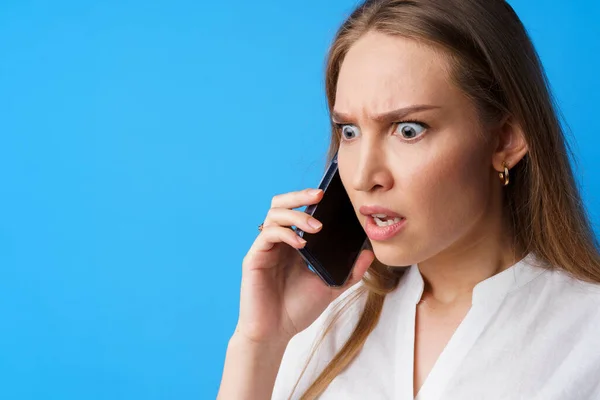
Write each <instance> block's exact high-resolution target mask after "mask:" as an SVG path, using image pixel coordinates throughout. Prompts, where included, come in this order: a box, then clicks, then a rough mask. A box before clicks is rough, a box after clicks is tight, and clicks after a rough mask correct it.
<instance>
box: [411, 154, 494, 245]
mask: <svg viewBox="0 0 600 400" xmlns="http://www.w3.org/2000/svg"><path fill="white" fill-rule="evenodd" d="M430 154H432V155H431V157H429V158H428V159H427V161H426V162H424V163H421V164H420V165H419V170H418V171H416V173H415V174H413V175H412V177H411V178H410V181H408V182H407V184H406V190H407V192H408V193H410V194H411V196H410V197H411V198H410V203H411V204H410V212H411V214H414V215H413V216H414V217H415V222H417V224H416V225H417V226H418V227H419V231H420V232H421V233H426V235H430V234H431V235H438V234H439V235H448V234H451V232H459V231H460V228H461V227H463V226H468V225H469V224H470V222H471V221H473V220H475V219H476V218H478V216H480V215H481V213H482V212H483V210H485V207H486V205H487V197H488V195H489V193H487V191H488V190H489V189H488V179H489V178H488V176H489V175H488V169H487V168H486V163H485V161H484V160H485V157H484V156H483V154H484V149H482V148H474V146H471V147H469V148H466V147H465V146H464V145H458V146H451V147H450V149H448V148H446V150H445V151H439V152H432V153H430ZM424 231H426V232H424Z"/></svg>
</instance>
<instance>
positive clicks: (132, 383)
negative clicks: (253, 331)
mask: <svg viewBox="0 0 600 400" xmlns="http://www.w3.org/2000/svg"><path fill="white" fill-rule="evenodd" d="M511 3H512V4H513V5H514V7H515V9H516V11H517V12H518V13H519V15H520V16H521V17H522V19H523V21H524V22H525V24H526V26H527V28H528V29H529V30H530V33H531V35H532V37H533V39H534V42H535V44H536V45H537V48H538V50H539V52H540V55H541V57H542V60H543V62H544V64H545V66H546V69H547V72H548V75H549V78H550V81H551V83H552V86H553V89H554V92H555V94H556V97H557V99H558V101H559V103H560V106H561V108H562V111H563V113H564V115H565V117H566V120H567V121H568V123H569V125H570V128H571V130H572V132H573V138H572V139H571V141H572V143H573V144H574V146H575V152H576V155H577V157H578V159H579V161H580V165H579V169H578V171H579V172H578V179H579V182H580V183H581V185H582V186H583V188H584V198H585V201H586V204H587V205H588V208H589V210H590V213H591V214H592V216H593V220H594V222H595V224H596V226H598V225H597V224H598V222H599V221H600V175H599V174H598V173H597V171H599V170H600V157H598V154H599V152H598V146H599V145H600V130H599V129H598V123H597V118H598V111H597V110H598V106H599V105H600V78H599V76H598V73H597V71H598V70H600V58H599V56H598V54H600V51H599V50H600V46H599V41H600V39H599V38H600V25H599V24H598V20H599V19H600V8H599V6H598V5H597V4H598V3H597V2H596V1H595V0H594V1H592V0H590V1H560V2H559V1H544V2H543V4H542V2H539V1H535V2H532V1H530V0H519V1H516V0H515V1H512V2H511ZM354 4H355V2H354V1H349V0H337V1H332V0H328V1H322V0H304V1H302V2H291V1H280V0H273V1H258V2H254V1H252V2H251V1H241V0H238V1H227V2H216V1H211V2H207V1H204V2H203V1H191V0H169V1H167V0H157V1H150V2H145V1H140V0H129V1H114V0H109V1H54V2H49V1H47V2H43V1H30V0H25V1H8V2H7V1H6V0H5V1H3V2H2V3H1V5H0V398H2V399H209V398H214V397H215V395H216V393H217V388H218V385H219V381H220V376H221V371H222V366H223V359H224V354H225V349H226V345H227V340H228V338H229V336H230V334H231V333H232V330H233V328H234V326H235V323H236V319H237V310H238V297H239V284H240V265H241V260H242V258H243V256H244V254H245V253H246V251H247V249H248V248H249V246H250V244H251V243H252V241H253V240H254V238H255V236H256V234H257V231H256V227H257V225H258V223H260V222H261V220H262V219H263V218H264V216H265V213H266V211H267V208H268V205H269V203H270V199H271V197H272V196H273V195H274V194H277V193H282V192H287V191H291V190H298V189H302V188H304V187H307V186H314V185H315V184H317V183H318V179H320V176H321V171H322V167H323V162H324V155H325V150H326V147H327V140H328V130H327V129H328V122H327V109H326V105H325V97H324V93H323V85H322V83H323V75H322V74H323V67H324V58H325V53H326V51H327V48H328V46H329V44H330V41H331V38H332V36H333V34H334V32H335V30H336V28H337V26H338V24H339V23H341V21H342V20H343V18H344V17H345V16H346V15H347V14H348V12H350V11H351V10H352V7H353V5H354ZM597 232H598V230H597Z"/></svg>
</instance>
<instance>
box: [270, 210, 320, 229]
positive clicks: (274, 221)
mask: <svg viewBox="0 0 600 400" xmlns="http://www.w3.org/2000/svg"><path fill="white" fill-rule="evenodd" d="M273 225H277V226H296V227H298V228H300V229H302V230H303V231H306V232H313V233H314V232H318V231H320V230H321V228H322V227H323V224H322V223H321V222H320V221H318V220H317V219H315V218H314V217H311V216H310V215H308V214H307V213H305V212H302V211H295V210H288V209H287V208H271V209H270V210H269V213H268V214H267V218H266V219H265V222H264V223H263V227H268V226H273Z"/></svg>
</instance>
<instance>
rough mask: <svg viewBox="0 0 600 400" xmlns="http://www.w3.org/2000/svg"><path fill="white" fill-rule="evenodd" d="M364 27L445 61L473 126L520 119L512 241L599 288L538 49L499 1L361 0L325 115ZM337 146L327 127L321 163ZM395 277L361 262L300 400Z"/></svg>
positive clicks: (350, 348) (343, 354)
mask: <svg viewBox="0 0 600 400" xmlns="http://www.w3.org/2000/svg"><path fill="white" fill-rule="evenodd" d="M370 31H376V32H380V33H384V34H387V35H391V36H397V37H403V38H410V39H415V40H418V41H420V42H423V43H427V44H429V45H432V46H434V47H435V48H437V49H442V50H443V52H444V54H445V55H446V56H447V57H448V60H449V61H450V64H451V67H452V68H451V72H452V73H451V76H452V79H453V80H454V83H456V84H457V85H458V87H460V88H461V89H462V90H463V91H464V93H466V94H467V95H468V96H469V98H470V99H471V100H472V101H473V103H474V104H475V105H476V107H477V110H478V112H479V115H480V117H481V120H482V122H489V123H494V122H499V121H500V120H501V119H502V118H503V117H505V116H511V117H512V118H513V119H514V120H515V121H516V122H517V123H519V125H520V126H521V128H522V130H523V133H524V135H525V140H526V142H527V144H528V148H529V151H528V154H527V155H525V157H524V158H523V159H522V160H521V161H520V162H519V163H518V164H517V165H515V166H514V167H513V168H512V169H511V171H510V176H511V183H510V185H509V186H507V187H505V188H504V199H503V201H504V207H506V210H507V215H508V216H509V218H510V219H511V221H509V222H510V223H511V225H512V227H513V232H514V235H515V238H514V242H515V244H516V245H518V246H519V248H521V249H523V250H524V251H526V252H533V253H535V255H536V257H537V258H538V259H539V260H541V261H542V262H544V264H546V265H547V266H548V268H560V269H562V270H564V271H567V272H568V273H570V274H571V275H573V276H574V277H576V278H578V279H581V280H585V281H589V282H598V283H600V254H599V245H598V241H597V239H596V238H595V236H594V234H593V230H592V228H591V224H590V221H589V218H588V216H587V215H586V211H585V208H584V206H583V203H582V200H581V197H580V194H579V190H578V188H577V184H576V181H575V179H574V176H573V171H572V169H571V165H570V163H569V156H571V157H572V152H571V149H570V148H569V146H568V143H567V141H566V140H565V134H564V132H563V130H562V128H561V124H560V121H559V119H558V116H557V114H558V111H557V109H558V107H557V106H556V105H555V101H554V99H553V97H552V95H551V93H550V89H549V85H548V80H547V77H546V75H545V72H544V70H543V67H542V65H541V62H540V60H539V57H538V55H537V52H536V51H535V49H534V46H533V44H532V42H531V40H530V38H529V36H528V34H527V32H526V30H525V28H524V26H523V25H522V23H521V21H520V20H519V18H518V16H517V15H516V14H515V12H514V10H513V9H512V8H511V6H510V5H509V4H508V3H506V2H505V1H503V0H367V1H365V2H364V3H362V4H361V5H360V6H358V8H357V9H356V10H355V11H354V12H353V13H352V14H351V15H350V16H349V17H348V19H347V20H346V21H345V22H344V23H343V24H342V26H341V27H340V29H339V30H338V32H337V34H336V36H335V39H334V41H333V44H332V46H331V48H330V51H329V54H328V58H327V67H326V94H327V100H328V106H329V111H330V112H331V111H332V108H333V105H334V103H335V94H336V85H337V79H338V75H339V71H340V66H341V64H342V62H343V61H344V57H345V55H346V53H347V52H348V50H349V48H350V47H351V46H352V45H353V44H354V43H355V42H356V41H357V40H358V39H359V38H360V37H362V36H363V35H364V34H365V33H367V32H370ZM338 146H339V137H338V132H337V130H336V127H335V126H334V125H332V127H331V144H330V148H329V155H328V157H329V159H331V158H332V157H333V155H334V153H335V151H336V150H337V148H338ZM401 274H402V273H401V272H399V269H392V268H389V267H387V266H385V265H383V264H381V263H380V262H378V261H377V260H375V262H374V263H373V264H372V265H371V266H370V268H369V270H368V271H367V273H366V274H365V277H364V278H363V282H364V286H361V287H360V288H359V289H358V291H357V293H355V294H354V295H353V296H350V297H349V301H348V302H347V304H345V305H344V306H343V307H341V308H339V310H338V311H337V312H338V316H339V313H342V312H344V310H346V309H347V308H348V305H349V303H350V302H352V301H355V300H356V299H358V298H359V297H360V296H361V295H362V294H365V292H366V295H367V299H366V303H365V306H364V309H363V310H362V314H361V316H360V318H359V321H358V323H357V325H356V327H355V328H354V331H353V332H352V334H351V335H350V337H349V339H348V341H347V342H346V343H345V345H344V346H343V347H342V348H341V349H340V350H339V351H338V353H337V354H336V355H335V357H334V358H333V360H332V361H331V362H330V363H329V364H328V365H327V366H326V367H325V369H324V370H323V371H322V372H321V374H320V375H319V376H318V377H317V379H316V380H315V381H314V382H313V383H312V384H311V386H310V387H309V388H308V389H307V390H306V391H305V393H304V394H303V395H302V397H301V398H302V399H304V400H306V399H314V398H316V397H318V396H319V395H320V394H321V393H322V392H323V391H324V390H325V389H326V388H327V386H328V385H329V383H330V382H331V381H332V380H333V379H334V378H335V377H336V376H337V375H338V374H339V373H340V372H342V371H343V370H344V368H346V367H347V366H348V365H349V364H350V362H352V360H353V359H354V358H355V357H356V355H357V353H358V352H359V350H360V349H361V348H362V346H363V344H364V343H365V341H366V339H367V337H368V336H369V334H370V333H371V331H372V330H373V329H374V328H375V326H376V325H377V322H378V319H379V316H380V314H381V309H382V306H383V302H384V300H385V296H386V295H387V294H388V293H390V292H391V291H393V290H394V289H395V288H396V287H397V285H398V282H399V280H400V277H401ZM336 319H337V318H333V319H332V323H331V324H330V325H329V327H328V328H327V329H326V330H325V332H324V334H323V337H324V336H325V335H327V333H328V332H329V331H330V329H331V327H332V325H333V324H334V323H335V321H336ZM313 354H314V352H313ZM309 361H310V360H309ZM305 370H306V368H305ZM302 373H304V371H303V372H302ZM301 376H302V375H301ZM298 382H299V380H298ZM298 382H297V383H296V387H297V385H298ZM296 387H295V388H294V391H295V389H296ZM292 394H293V393H292ZM290 397H291V395H290Z"/></svg>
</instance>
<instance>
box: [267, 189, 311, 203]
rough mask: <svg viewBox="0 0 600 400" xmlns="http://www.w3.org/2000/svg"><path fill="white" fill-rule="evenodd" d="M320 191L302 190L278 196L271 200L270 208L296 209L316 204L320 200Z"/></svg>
mask: <svg viewBox="0 0 600 400" xmlns="http://www.w3.org/2000/svg"><path fill="white" fill-rule="evenodd" d="M322 195H323V191H322V190H321V189H304V190H300V191H297V192H289V193H283V194H278V195H277V196H274V197H273V199H272V200H271V208H298V207H302V206H308V205H311V204H316V203H318V202H319V201H320V200H321V196H322Z"/></svg>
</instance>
